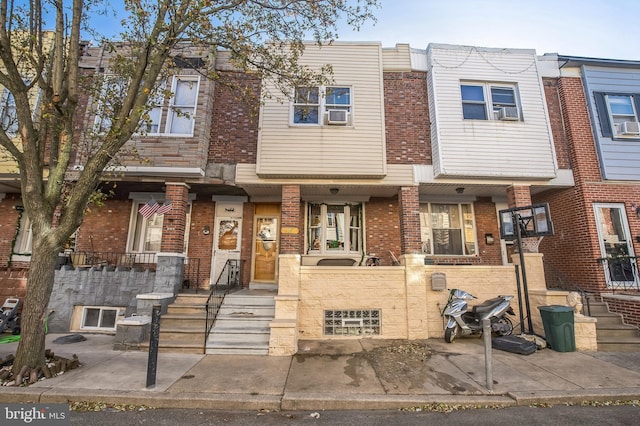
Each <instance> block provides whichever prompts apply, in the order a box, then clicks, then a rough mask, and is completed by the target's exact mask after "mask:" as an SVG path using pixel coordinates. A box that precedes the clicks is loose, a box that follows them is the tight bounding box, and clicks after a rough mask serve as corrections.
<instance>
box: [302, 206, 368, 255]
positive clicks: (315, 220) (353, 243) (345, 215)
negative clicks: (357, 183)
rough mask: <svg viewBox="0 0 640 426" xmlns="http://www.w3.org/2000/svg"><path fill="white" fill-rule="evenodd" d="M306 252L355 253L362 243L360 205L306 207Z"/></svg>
mask: <svg viewBox="0 0 640 426" xmlns="http://www.w3.org/2000/svg"><path fill="white" fill-rule="evenodd" d="M307 224H308V227H307V231H308V238H309V241H308V249H307V253H318V254H345V253H358V252H360V249H361V244H362V205H361V204H359V203H357V204H324V203H323V204H315V203H309V204H308V222H307Z"/></svg>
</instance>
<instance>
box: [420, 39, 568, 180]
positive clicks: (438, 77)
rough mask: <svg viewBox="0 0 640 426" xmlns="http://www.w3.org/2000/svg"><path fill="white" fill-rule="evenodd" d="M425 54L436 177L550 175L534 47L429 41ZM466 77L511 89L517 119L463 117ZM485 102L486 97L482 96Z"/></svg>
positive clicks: (545, 117) (549, 148)
mask: <svg viewBox="0 0 640 426" xmlns="http://www.w3.org/2000/svg"><path fill="white" fill-rule="evenodd" d="M427 55H428V61H429V66H430V68H429V72H428V77H427V78H428V83H429V113H430V118H431V123H432V125H431V144H432V147H433V159H434V161H433V162H434V164H433V167H434V172H435V173H436V177H495V178H515V179H518V178H520V179H525V178H542V179H551V178H554V177H555V176H556V162H555V152H554V147H553V139H552V135H551V129H550V126H549V119H548V114H547V109H546V102H545V97H544V91H543V86H542V81H541V79H540V77H539V74H538V72H537V59H536V55H535V52H534V51H529V50H508V49H507V50H505V49H483V48H472V47H469V46H445V45H430V46H429V49H428V51H427ZM461 82H462V83H461ZM469 82H478V84H487V85H490V86H496V87H513V88H517V97H518V100H519V102H520V104H519V105H518V107H519V113H520V116H521V120H522V121H500V120H465V119H464V118H463V113H462V95H461V89H460V86H461V84H471V83H469ZM485 102H491V99H488V98H487V97H485ZM434 123H435V125H434Z"/></svg>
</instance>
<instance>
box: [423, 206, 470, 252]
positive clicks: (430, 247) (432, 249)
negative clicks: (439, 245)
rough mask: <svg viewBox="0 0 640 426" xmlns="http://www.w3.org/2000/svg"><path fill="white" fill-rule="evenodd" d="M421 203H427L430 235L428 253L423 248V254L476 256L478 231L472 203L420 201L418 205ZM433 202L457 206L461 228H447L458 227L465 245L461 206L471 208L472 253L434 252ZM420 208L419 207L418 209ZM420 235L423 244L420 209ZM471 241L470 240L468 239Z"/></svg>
mask: <svg viewBox="0 0 640 426" xmlns="http://www.w3.org/2000/svg"><path fill="white" fill-rule="evenodd" d="M423 204H427V205H429V212H428V213H427V219H426V220H427V224H426V226H427V228H428V229H429V230H430V232H431V235H430V236H429V251H430V253H427V252H425V251H424V249H423V253H424V255H425V256H430V257H465V258H469V257H477V256H478V237H477V232H478V227H477V225H476V213H475V210H474V208H473V203H464V202H458V203H457V202H446V201H443V202H437V201H421V202H420V205H423ZM433 204H453V205H457V206H458V215H459V220H460V224H461V228H448V229H460V232H461V234H462V235H461V236H462V246H463V247H465V246H466V243H467V240H466V238H465V229H464V223H465V220H464V216H463V212H462V206H463V205H464V206H469V207H470V210H471V221H472V224H473V236H474V238H473V244H474V253H473V254H436V253H435V249H434V241H433V225H432V223H431V205H433ZM420 210H421V209H420ZM420 236H421V243H422V244H424V242H423V241H422V211H420ZM469 242H471V241H469Z"/></svg>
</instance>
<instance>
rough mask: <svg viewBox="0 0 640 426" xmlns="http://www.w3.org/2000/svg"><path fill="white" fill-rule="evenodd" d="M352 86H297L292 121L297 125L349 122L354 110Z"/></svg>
mask: <svg viewBox="0 0 640 426" xmlns="http://www.w3.org/2000/svg"><path fill="white" fill-rule="evenodd" d="M352 102H353V100H352V94H351V87H347V86H321V87H317V86H314V87H296V89H295V94H294V98H293V102H292V123H293V124H296V125H321V124H329V125H332V124H343V125H345V124H348V123H350V122H351V112H352V107H353V104H352Z"/></svg>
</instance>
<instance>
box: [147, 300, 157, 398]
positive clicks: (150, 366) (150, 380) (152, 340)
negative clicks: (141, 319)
mask: <svg viewBox="0 0 640 426" xmlns="http://www.w3.org/2000/svg"><path fill="white" fill-rule="evenodd" d="M159 340H160V305H153V310H152V311H151V336H150V337H149V358H148V361H147V388H152V387H155V386H156V371H157V369H158V342H159Z"/></svg>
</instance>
